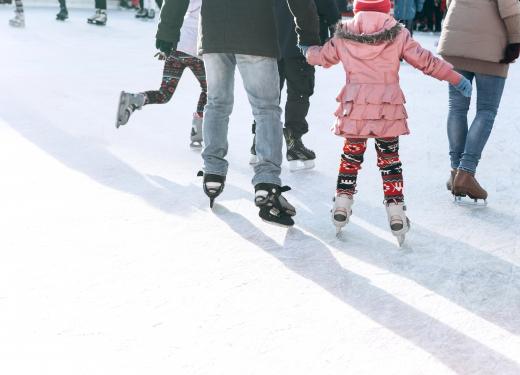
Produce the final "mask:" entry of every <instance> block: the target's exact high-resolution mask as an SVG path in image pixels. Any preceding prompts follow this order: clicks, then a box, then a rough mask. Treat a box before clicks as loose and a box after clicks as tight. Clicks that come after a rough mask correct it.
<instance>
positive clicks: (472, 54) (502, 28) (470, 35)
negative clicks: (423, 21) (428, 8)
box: [438, 0, 520, 77]
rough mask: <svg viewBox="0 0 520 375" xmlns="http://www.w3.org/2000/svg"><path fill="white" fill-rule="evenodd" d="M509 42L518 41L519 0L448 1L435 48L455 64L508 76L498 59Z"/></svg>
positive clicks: (505, 65)
mask: <svg viewBox="0 0 520 375" xmlns="http://www.w3.org/2000/svg"><path fill="white" fill-rule="evenodd" d="M511 43H520V1H519V0H451V1H448V13H447V15H446V19H445V21H444V26H443V30H442V34H441V38H440V41H439V48H438V52H439V54H441V55H442V57H444V59H445V60H447V61H449V62H450V63H452V64H453V65H454V66H455V68H457V69H462V70H467V71H471V72H475V73H483V74H490V75H496V76H501V77H507V72H508V68H509V65H508V64H500V63H499V61H500V60H502V59H503V58H504V55H505V50H506V47H507V45H508V44H511Z"/></svg>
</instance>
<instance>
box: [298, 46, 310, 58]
mask: <svg viewBox="0 0 520 375" xmlns="http://www.w3.org/2000/svg"><path fill="white" fill-rule="evenodd" d="M298 48H299V49H300V51H302V53H303V56H304V57H307V50H308V49H309V46H303V45H300V44H298Z"/></svg>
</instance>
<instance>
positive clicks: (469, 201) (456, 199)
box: [453, 195, 487, 207]
mask: <svg viewBox="0 0 520 375" xmlns="http://www.w3.org/2000/svg"><path fill="white" fill-rule="evenodd" d="M453 203H455V204H456V205H458V206H468V207H486V206H487V200H486V199H474V198H470V197H467V196H460V195H454V196H453Z"/></svg>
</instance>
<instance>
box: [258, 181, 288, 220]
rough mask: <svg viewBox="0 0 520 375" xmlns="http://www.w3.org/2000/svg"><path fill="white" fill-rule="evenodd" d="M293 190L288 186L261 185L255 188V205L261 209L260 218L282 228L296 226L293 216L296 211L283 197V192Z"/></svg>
mask: <svg viewBox="0 0 520 375" xmlns="http://www.w3.org/2000/svg"><path fill="white" fill-rule="evenodd" d="M289 190H291V188H290V187H288V186H283V187H280V186H278V185H275V184H267V183H260V184H257V185H256V186H255V205H256V206H257V207H259V208H260V212H259V213H258V216H260V218H261V219H262V220H263V221H265V222H267V223H271V224H275V225H279V226H282V227H286V228H288V227H291V226H293V225H294V220H293V219H292V216H294V215H296V209H295V208H294V207H293V206H292V205H291V204H290V203H289V202H288V201H287V199H285V198H284V197H283V196H282V193H283V192H286V191H289Z"/></svg>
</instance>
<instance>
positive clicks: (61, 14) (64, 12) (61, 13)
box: [56, 6, 69, 21]
mask: <svg viewBox="0 0 520 375" xmlns="http://www.w3.org/2000/svg"><path fill="white" fill-rule="evenodd" d="M67 18H69V11H68V10H67V8H65V7H63V6H60V11H59V12H58V14H56V20H57V21H65V20H66V19H67Z"/></svg>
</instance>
